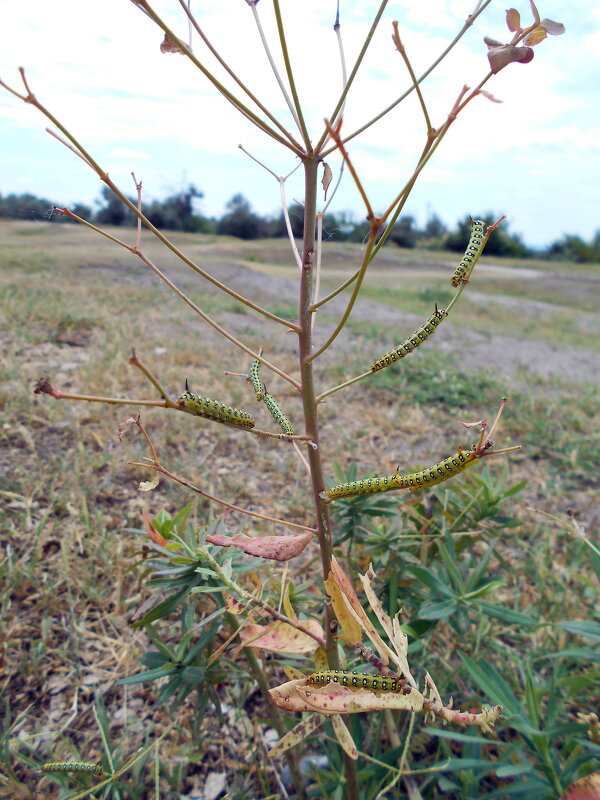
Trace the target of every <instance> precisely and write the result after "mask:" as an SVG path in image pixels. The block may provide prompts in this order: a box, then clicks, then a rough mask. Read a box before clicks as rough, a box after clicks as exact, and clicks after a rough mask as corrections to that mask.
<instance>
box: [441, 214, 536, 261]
mask: <svg viewBox="0 0 600 800" xmlns="http://www.w3.org/2000/svg"><path fill="white" fill-rule="evenodd" d="M499 216H500V215H499V214H498V215H496V214H485V215H484V216H483V217H480V219H483V220H484V222H485V223H486V225H493V223H494V222H495V221H496V220H497V219H498V217H499ZM470 236H471V218H470V217H469V216H466V217H464V219H463V220H462V221H461V222H459V223H458V227H457V229H456V231H454V232H453V233H449V234H448V235H447V236H446V240H445V242H444V244H445V247H446V248H447V249H448V250H455V251H457V252H462V251H464V249H465V247H466V246H467V242H468V241H469V237H470ZM485 254H486V255H489V256H511V257H513V258H528V257H530V256H532V255H533V253H532V251H531V250H529V248H528V247H527V246H526V245H525V244H524V243H523V242H522V240H521V238H520V236H518V235H517V234H509V233H508V224H507V222H506V220H504V221H503V222H502V223H501V225H500V227H499V228H497V229H496V230H495V231H494V232H493V233H492V235H491V236H490V238H489V240H488V243H487V244H486V246H485Z"/></svg>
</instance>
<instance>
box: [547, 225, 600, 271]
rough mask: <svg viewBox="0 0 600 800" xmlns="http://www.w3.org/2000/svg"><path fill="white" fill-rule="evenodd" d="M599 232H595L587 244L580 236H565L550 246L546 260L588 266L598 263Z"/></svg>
mask: <svg viewBox="0 0 600 800" xmlns="http://www.w3.org/2000/svg"><path fill="white" fill-rule="evenodd" d="M599 244H600V231H597V232H596V234H595V237H594V239H592V242H591V243H590V244H588V243H587V242H585V241H584V240H583V239H582V238H581V236H571V235H569V234H567V235H566V236H564V237H563V238H562V239H560V240H559V241H557V242H553V244H551V245H550V247H549V248H548V250H547V252H546V253H545V255H546V256H547V257H548V258H552V259H556V260H564V261H575V262H576V263H578V264H590V263H595V262H596V261H600V248H599V247H598V245H599Z"/></svg>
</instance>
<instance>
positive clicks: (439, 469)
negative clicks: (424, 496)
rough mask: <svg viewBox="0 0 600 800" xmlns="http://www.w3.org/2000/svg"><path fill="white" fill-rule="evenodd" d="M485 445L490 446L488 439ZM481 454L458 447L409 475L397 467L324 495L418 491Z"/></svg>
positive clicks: (463, 466)
mask: <svg viewBox="0 0 600 800" xmlns="http://www.w3.org/2000/svg"><path fill="white" fill-rule="evenodd" d="M488 446H491V443H490V445H488ZM481 455H483V453H480V454H479V455H477V454H476V452H475V450H459V451H458V452H457V453H454V455H451V456H449V457H448V458H445V459H444V460H443V461H438V462H437V464H433V466H431V467H427V469H423V470H421V471H420V472H413V473H411V474H410V475H400V474H398V472H397V471H396V472H395V473H394V474H393V475H385V476H384V477H382V478H363V479H362V480H360V481H351V482H350V483H340V484H339V485H338V486H333V487H332V488H331V489H329V490H328V491H327V493H326V494H327V498H328V499H329V500H335V499H336V498H338V497H354V496H356V495H362V494H376V493H378V492H390V491H392V490H393V489H409V490H410V491H411V492H417V491H419V489H424V488H426V487H427V486H435V484H436V483H442V481H446V480H448V478H452V477H453V475H458V473H459V472H462V471H463V470H464V469H467V467H469V466H471V465H472V464H475V462H477V461H479V459H480V457H481Z"/></svg>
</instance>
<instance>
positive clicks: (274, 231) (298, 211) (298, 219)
mask: <svg viewBox="0 0 600 800" xmlns="http://www.w3.org/2000/svg"><path fill="white" fill-rule="evenodd" d="M288 214H289V217H290V224H291V226H292V232H293V234H294V237H295V238H296V239H302V235H303V232H304V208H303V207H302V206H301V205H300V204H299V203H294V204H293V205H291V206H290V207H289V208H288ZM269 228H270V235H271V236H273V237H274V238H275V239H280V238H283V237H285V236H287V235H288V234H287V228H286V225H285V220H284V218H283V213H281V214H280V215H279V217H278V218H277V219H276V220H275V221H274V222H273V223H272V225H271V226H269Z"/></svg>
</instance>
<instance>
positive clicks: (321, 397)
mask: <svg viewBox="0 0 600 800" xmlns="http://www.w3.org/2000/svg"><path fill="white" fill-rule="evenodd" d="M374 374H375V373H374V372H372V371H371V370H369V371H368V372H363V373H362V375H357V376H356V377H354V378H350V380H347V381H344V383H340V384H339V386H334V387H333V388H332V389H327V391H326V392H322V393H321V394H320V395H318V396H317V398H316V400H315V402H317V403H322V402H323V400H324V399H325V398H326V397H329V395H330V394H334V392H339V391H340V389H345V388H346V386H352V384H353V383H357V382H358V381H362V380H364V379H365V378H368V377H369V376H370V375H374Z"/></svg>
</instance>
